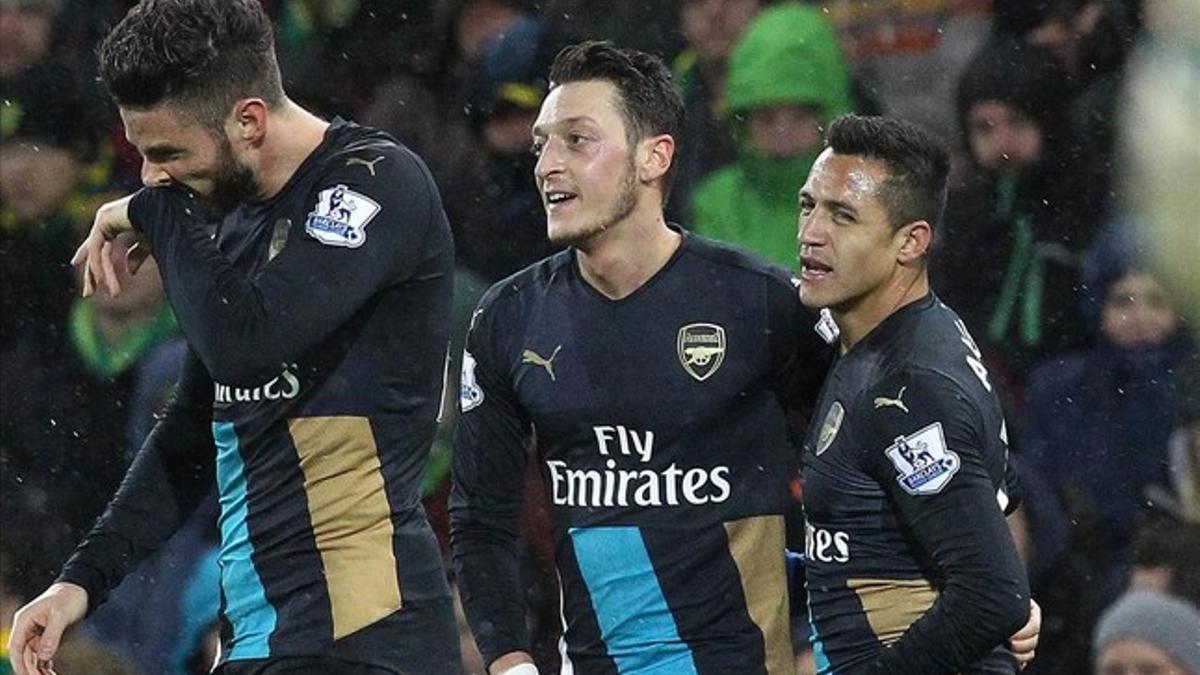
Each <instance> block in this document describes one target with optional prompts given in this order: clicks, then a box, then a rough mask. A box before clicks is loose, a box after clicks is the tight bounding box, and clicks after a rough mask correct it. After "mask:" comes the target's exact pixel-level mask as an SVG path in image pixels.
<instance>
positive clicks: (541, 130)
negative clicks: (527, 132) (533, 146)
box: [533, 115, 596, 138]
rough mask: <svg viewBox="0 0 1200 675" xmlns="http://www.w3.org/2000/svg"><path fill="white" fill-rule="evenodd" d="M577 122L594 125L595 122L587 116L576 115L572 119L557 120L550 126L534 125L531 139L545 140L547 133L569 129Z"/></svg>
mask: <svg viewBox="0 0 1200 675" xmlns="http://www.w3.org/2000/svg"><path fill="white" fill-rule="evenodd" d="M579 122H589V123H591V124H595V123H596V120H594V119H592V118H591V117H590V116H588V115H576V116H574V117H568V118H566V119H561V120H558V121H557V122H552V123H550V124H535V125H533V137H534V138H545V137H546V136H547V135H549V133H550V132H551V131H553V130H555V129H561V128H563V127H569V126H571V125H572V124H577V123H579Z"/></svg>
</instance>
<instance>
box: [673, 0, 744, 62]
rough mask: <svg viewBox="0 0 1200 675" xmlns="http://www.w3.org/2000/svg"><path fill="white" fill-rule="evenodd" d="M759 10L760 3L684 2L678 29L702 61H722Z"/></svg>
mask: <svg viewBox="0 0 1200 675" xmlns="http://www.w3.org/2000/svg"><path fill="white" fill-rule="evenodd" d="M758 9H759V3H758V0H683V2H681V3H680V4H679V27H680V30H681V31H682V32H683V37H684V39H685V40H687V42H688V44H689V45H691V46H692V48H693V49H695V50H696V52H697V53H698V54H699V55H700V59H701V60H704V61H719V60H723V59H724V58H725V57H726V56H728V55H729V52H730V51H732V50H733V45H734V44H736V43H737V40H738V38H739V37H741V35H742V31H743V30H745V28H746V24H748V23H750V20H751V19H753V18H754V15H756V14H758Z"/></svg>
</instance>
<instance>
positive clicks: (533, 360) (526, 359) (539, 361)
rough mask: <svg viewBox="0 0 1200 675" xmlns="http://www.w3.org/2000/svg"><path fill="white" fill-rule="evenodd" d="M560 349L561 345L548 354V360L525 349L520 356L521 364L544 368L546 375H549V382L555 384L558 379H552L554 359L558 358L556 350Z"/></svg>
mask: <svg viewBox="0 0 1200 675" xmlns="http://www.w3.org/2000/svg"><path fill="white" fill-rule="evenodd" d="M560 349H562V345H559V346H557V347H555V348H554V351H553V352H551V353H550V358H548V359H546V358H542V356H541V355H540V354H538V353H537V352H535V351H533V350H532V349H526V350H525V352H524V353H522V354H521V363H529V364H532V365H535V366H541V367H543V368H545V369H546V373H547V374H549V375H550V381H551V382H557V381H558V379H557V378H555V377H554V357H556V356H558V350H560Z"/></svg>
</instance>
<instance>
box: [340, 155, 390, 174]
mask: <svg viewBox="0 0 1200 675" xmlns="http://www.w3.org/2000/svg"><path fill="white" fill-rule="evenodd" d="M381 159H383V155H380V156H378V157H376V158H375V159H370V160H367V159H363V158H362V157H351V158H349V159H347V160H346V166H354V165H355V164H360V165H362V166H365V167H367V171H370V172H371V175H372V176H374V175H375V165H376V164H378V163H379V160H381Z"/></svg>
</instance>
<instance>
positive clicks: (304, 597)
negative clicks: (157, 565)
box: [10, 0, 461, 675]
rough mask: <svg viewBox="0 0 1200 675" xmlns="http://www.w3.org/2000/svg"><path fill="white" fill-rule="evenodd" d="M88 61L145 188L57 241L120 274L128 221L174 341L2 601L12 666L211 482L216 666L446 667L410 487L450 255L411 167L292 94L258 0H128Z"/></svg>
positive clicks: (415, 477) (445, 232) (94, 274)
mask: <svg viewBox="0 0 1200 675" xmlns="http://www.w3.org/2000/svg"><path fill="white" fill-rule="evenodd" d="M100 73H101V77H102V79H103V81H104V83H105V85H106V86H107V88H108V90H109V91H110V93H111V94H112V96H113V97H114V99H115V100H116V103H117V105H118V107H119V109H120V113H121V117H122V120H123V121H124V124H125V129H126V135H127V136H128V138H129V140H130V142H131V143H133V145H135V146H136V147H137V149H138V151H139V152H140V153H141V155H142V157H143V167H142V179H143V182H144V183H145V185H146V188H145V189H143V190H141V191H139V192H137V193H135V194H134V195H132V196H130V197H127V198H124V199H121V200H119V201H116V202H112V203H110V204H107V205H105V206H104V207H102V208H101V209H100V210H99V212H98V213H97V215H96V220H95V224H94V226H93V229H92V232H91V233H90V234H89V236H88V238H87V240H86V241H85V242H84V244H83V245H82V246H81V247H80V250H79V252H78V253H77V254H76V259H75V262H76V263H77V264H80V265H82V266H83V268H84V270H83V272H84V280H85V286H86V288H85V292H86V293H91V292H95V291H97V290H98V289H99V290H101V291H107V292H112V293H117V292H119V290H120V289H119V286H118V284H117V283H116V278H115V276H114V274H113V272H114V264H127V263H128V264H136V260H133V261H127V260H120V259H118V260H116V261H115V262H114V259H113V258H112V257H111V253H112V250H113V243H114V240H115V239H116V238H117V237H134V236H136V237H138V238H140V239H141V240H142V242H143V244H144V245H143V246H141V248H142V249H143V250H144V249H147V248H148V249H149V251H151V252H152V253H153V255H154V257H155V259H156V261H157V262H158V265H159V268H160V270H161V272H162V275H163V278H164V284H165V287H166V290H167V294H168V296H169V298H170V300H171V303H172V305H173V307H174V309H175V313H176V316H177V317H178V320H179V323H180V326H181V327H182V330H183V333H184V335H185V336H186V338H187V340H188V343H189V346H190V348H191V349H190V354H189V356H188V358H187V360H186V363H185V365H184V368H183V372H182V374H181V379H180V383H179V387H178V391H177V393H176V395H175V396H174V398H173V400H172V401H171V403H170V404H169V407H168V409H167V411H166V413H165V416H164V417H163V418H162V420H161V421H160V422H159V423H158V425H157V427H156V428H155V430H154V431H153V432H152V433H151V435H150V436H149V438H148V440H147V441H146V443H145V445H144V446H143V448H142V450H141V452H140V454H139V455H138V456H137V458H136V459H135V461H134V463H133V465H132V467H131V468H130V470H129V473H128V475H127V476H126V478H125V481H124V483H123V484H122V486H121V488H120V490H119V491H118V492H117V495H116V496H115V498H114V499H113V501H112V502H111V504H110V505H109V507H108V509H107V511H106V512H105V514H104V515H103V516H102V517H101V518H100V520H99V521H98V523H97V525H96V527H95V529H93V531H92V532H91V533H90V534H89V535H88V536H87V538H86V539H85V540H84V542H83V543H82V544H81V545H80V546H79V548H78V549H77V550H76V552H75V554H74V555H73V556H72V558H71V559H70V560H69V561H68V562H67V564H66V566H65V567H64V569H63V571H62V574H61V576H60V578H59V580H58V582H56V583H55V584H53V585H52V586H51V587H50V588H49V589H48V590H47V591H46V592H45V593H44V594H42V595H41V596H40V597H38V598H37V599H35V600H34V601H33V602H31V603H30V604H28V605H26V606H25V607H24V608H22V609H21V610H20V611H19V612H18V613H17V616H16V618H15V624H14V627H13V631H12V637H11V642H10V648H11V653H12V658H13V661H14V665H15V667H16V671H17V673H19V674H20V675H26V674H27V673H34V672H42V671H43V670H45V669H48V668H49V667H50V660H51V659H52V657H53V655H54V652H55V650H56V649H57V647H58V644H59V641H60V638H61V635H62V632H63V630H64V628H65V627H66V626H68V625H70V624H72V623H74V622H76V621H78V620H79V619H81V618H82V617H83V616H84V614H85V613H86V612H88V611H90V610H91V609H93V608H95V607H96V605H98V604H99V603H100V602H102V601H103V599H104V596H105V594H106V593H107V592H108V591H109V590H110V589H111V588H112V587H114V586H115V585H116V584H117V583H118V582H119V581H120V580H121V578H122V577H123V576H124V575H125V573H126V572H127V571H128V570H130V569H131V568H132V567H133V566H134V565H135V564H136V563H137V562H138V561H139V560H140V559H142V558H144V557H145V556H147V555H148V554H150V553H151V552H153V551H154V550H155V549H156V548H157V547H158V546H160V545H161V544H162V542H163V541H164V540H165V539H166V538H167V537H169V536H170V535H171V533H172V532H173V531H174V530H175V529H176V527H177V526H178V525H179V524H180V523H181V522H182V521H183V520H184V518H185V517H186V516H187V515H188V513H190V512H191V510H192V509H193V508H194V507H195V506H196V505H197V503H198V502H199V500H200V499H201V498H202V497H203V496H204V495H205V494H206V493H207V492H208V491H209V490H210V489H212V487H213V485H214V483H215V485H216V486H217V488H218V490H219V496H220V504H221V515H220V523H219V524H220V531H221V547H220V564H221V609H222V624H221V638H222V650H221V658H220V665H219V666H218V669H217V672H219V673H223V674H225V675H235V674H240V673H273V674H274V673H281V674H282V673H401V672H403V673H420V674H425V673H428V674H431V675H433V674H436V675H441V674H443V673H454V672H458V671H459V670H460V669H461V662H460V659H459V653H458V638H457V631H456V629H455V623H454V617H453V610H452V606H451V603H450V596H449V589H448V585H447V583H446V578H445V572H444V568H443V566H442V562H441V557H440V554H439V551H438V547H437V544H436V541H435V539H434V537H433V534H432V532H431V530H430V528H429V525H428V523H427V522H426V519H425V517H424V513H423V511H422V508H421V503H420V499H419V497H420V493H419V477H420V473H421V470H422V467H423V466H424V463H425V459H426V456H427V453H428V450H429V446H430V443H431V441H432V438H433V434H434V429H435V424H436V419H437V416H438V408H439V402H440V390H441V382H442V371H443V363H444V358H445V349H446V341H447V333H448V326H447V321H448V319H447V316H448V312H449V306H450V293H451V290H450V289H451V273H452V265H453V246H452V242H451V239H450V233H449V228H448V226H447V223H446V219H445V216H444V214H443V210H442V205H441V201H440V198H439V196H438V192H437V189H436V187H435V185H434V183H433V180H432V178H431V177H430V174H429V172H428V171H427V170H426V168H425V166H424V164H423V163H422V162H421V160H420V159H419V158H417V157H416V156H415V155H414V154H412V153H411V152H409V151H408V150H407V149H405V148H403V147H402V146H400V145H398V144H397V143H396V142H395V141H393V140H392V139H390V138H389V137H387V136H386V135H384V134H382V133H379V132H376V131H373V130H371V129H367V128H364V127H360V126H357V125H354V124H351V123H349V122H346V121H343V120H340V119H335V120H334V121H332V122H326V121H324V120H321V119H319V118H317V117H315V116H313V115H312V114H310V113H308V112H307V111H305V110H303V109H302V108H300V107H299V106H297V105H296V104H294V103H293V102H291V101H290V100H289V99H288V98H287V97H286V95H285V94H284V92H283V89H282V87H281V85H280V74H279V69H278V66H277V65H276V60H275V55H274V47H273V43H272V28H271V25H270V23H269V21H268V19H267V17H266V15H265V14H264V13H263V10H262V8H261V5H260V3H259V2H258V1H257V0H144V1H143V2H141V3H140V4H139V5H138V6H137V7H135V8H133V9H132V10H131V11H130V12H129V14H128V15H127V16H126V17H125V18H124V20H122V21H121V22H120V24H119V25H117V26H116V28H114V29H113V31H112V33H111V34H110V35H109V36H108V37H107V38H106V39H105V41H104V43H103V45H102V46H101V49H100ZM210 215H215V216H216V220H215V222H214V221H210V220H209V218H208V216H210ZM214 450H215V452H214Z"/></svg>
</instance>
